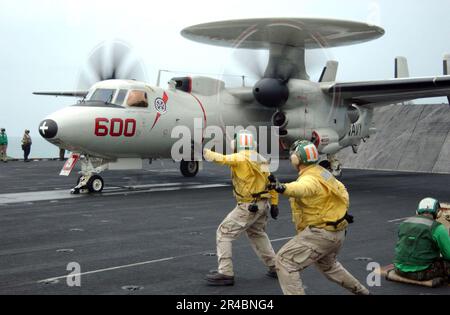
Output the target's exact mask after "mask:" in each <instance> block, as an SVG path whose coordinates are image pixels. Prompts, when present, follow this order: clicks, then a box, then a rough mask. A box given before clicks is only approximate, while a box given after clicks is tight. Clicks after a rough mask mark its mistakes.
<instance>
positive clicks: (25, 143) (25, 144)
mask: <svg viewBox="0 0 450 315" xmlns="http://www.w3.org/2000/svg"><path fill="white" fill-rule="evenodd" d="M31 144H32V141H31V136H30V130H28V129H25V133H24V134H23V137H22V150H23V161H24V162H30V160H28V156H29V155H30V152H31Z"/></svg>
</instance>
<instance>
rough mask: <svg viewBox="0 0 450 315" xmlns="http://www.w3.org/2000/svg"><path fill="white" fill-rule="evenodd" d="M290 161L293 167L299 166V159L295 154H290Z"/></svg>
mask: <svg viewBox="0 0 450 315" xmlns="http://www.w3.org/2000/svg"><path fill="white" fill-rule="evenodd" d="M290 160H291V163H292V165H293V166H295V167H299V166H300V159H299V158H298V156H297V154H295V153H294V154H291V157H290Z"/></svg>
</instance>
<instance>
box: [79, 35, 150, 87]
mask: <svg viewBox="0 0 450 315" xmlns="http://www.w3.org/2000/svg"><path fill="white" fill-rule="evenodd" d="M146 78H147V75H146V71H145V67H144V64H143V62H142V61H141V60H140V58H138V57H137V56H136V54H134V53H133V50H132V49H131V47H130V46H129V45H127V44H125V43H124V42H121V41H112V42H103V43H101V44H99V45H98V46H97V47H96V48H94V50H93V51H92V52H91V53H90V55H89V57H88V60H87V62H86V65H85V66H84V68H83V69H82V70H81V72H80V76H79V80H78V88H79V89H83V90H86V89H89V88H90V87H91V86H92V85H93V84H95V83H97V82H99V81H105V80H114V79H124V80H126V79H129V80H139V81H146Z"/></svg>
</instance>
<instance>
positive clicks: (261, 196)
mask: <svg viewBox="0 0 450 315" xmlns="http://www.w3.org/2000/svg"><path fill="white" fill-rule="evenodd" d="M232 147H235V148H236V149H237V153H235V154H231V155H222V154H219V153H215V152H212V151H210V150H205V151H204V157H205V159H206V160H208V161H212V162H215V163H218V164H221V165H226V166H228V167H230V169H231V175H232V182H233V190H234V196H235V197H236V200H237V205H236V207H235V208H234V209H233V211H231V212H230V213H229V214H228V215H227V217H226V218H225V219H224V220H223V222H222V223H221V224H220V226H219V228H218V229H217V235H216V243H217V257H218V265H219V267H218V270H217V272H212V273H210V274H208V275H207V276H206V280H207V283H208V284H209V285H217V286H219V285H233V284H234V271H233V262H232V241H234V240H236V239H237V238H238V237H239V236H240V235H241V234H243V233H244V232H246V234H247V236H248V238H249V240H250V242H251V245H252V247H253V249H254V251H255V252H256V254H257V255H258V257H259V258H260V259H261V260H262V261H263V263H264V264H265V265H266V266H267V267H268V269H269V271H268V272H267V275H268V276H270V277H273V278H276V276H277V274H276V271H275V252H274V250H273V248H272V244H271V243H270V240H269V237H268V236H267V233H266V231H265V229H266V225H267V221H268V212H269V209H270V212H271V215H272V217H273V218H274V219H276V218H277V216H278V194H277V193H276V192H275V191H273V190H272V191H268V190H267V186H268V184H269V181H268V176H269V172H268V163H267V161H266V160H264V158H263V157H262V156H260V155H259V154H258V153H257V152H256V150H255V148H256V142H255V141H254V136H253V134H252V133H250V132H249V131H246V130H244V131H240V132H239V133H237V135H236V138H235V140H233V144H232ZM233 150H234V148H233ZM265 167H266V168H267V169H264V168H265Z"/></svg>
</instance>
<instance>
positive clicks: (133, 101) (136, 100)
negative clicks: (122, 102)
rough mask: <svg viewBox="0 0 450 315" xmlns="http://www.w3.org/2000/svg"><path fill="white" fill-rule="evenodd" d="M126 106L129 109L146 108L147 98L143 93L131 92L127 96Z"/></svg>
mask: <svg viewBox="0 0 450 315" xmlns="http://www.w3.org/2000/svg"><path fill="white" fill-rule="evenodd" d="M127 105H128V106H130V107H148V96H147V93H146V92H144V91H139V90H132V91H130V94H128V100H127Z"/></svg>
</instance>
